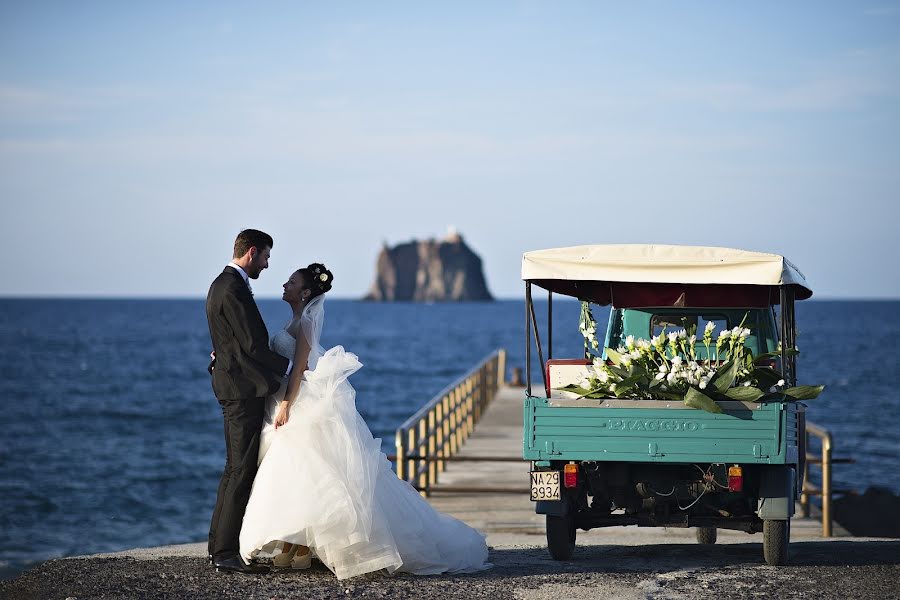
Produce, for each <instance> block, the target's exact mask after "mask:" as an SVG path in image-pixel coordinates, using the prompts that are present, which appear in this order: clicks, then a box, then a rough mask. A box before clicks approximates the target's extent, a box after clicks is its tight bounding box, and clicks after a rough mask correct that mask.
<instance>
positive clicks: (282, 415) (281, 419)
mask: <svg viewBox="0 0 900 600" xmlns="http://www.w3.org/2000/svg"><path fill="white" fill-rule="evenodd" d="M289 404H290V403H289V402H284V401H282V402H281V404H280V405H279V406H278V412H277V413H276V414H275V429H278V428H279V427H281V426H282V425H284V424H285V423H287V422H288V405H289Z"/></svg>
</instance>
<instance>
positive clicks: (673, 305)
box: [522, 244, 812, 565]
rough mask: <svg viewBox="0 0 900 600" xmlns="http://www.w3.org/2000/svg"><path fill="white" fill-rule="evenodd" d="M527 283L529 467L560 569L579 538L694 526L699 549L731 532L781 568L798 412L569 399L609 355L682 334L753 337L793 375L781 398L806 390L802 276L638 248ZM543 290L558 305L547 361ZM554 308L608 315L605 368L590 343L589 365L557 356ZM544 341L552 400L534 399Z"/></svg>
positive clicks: (797, 449) (556, 269)
mask: <svg viewBox="0 0 900 600" xmlns="http://www.w3.org/2000/svg"><path fill="white" fill-rule="evenodd" d="M522 279H523V280H524V281H525V299H526V339H527V344H528V345H527V347H526V373H527V381H526V383H527V390H526V398H525V404H524V452H523V457H524V458H525V459H526V460H530V461H532V470H531V499H532V500H533V501H535V503H536V504H535V509H536V512H537V513H538V514H544V515H546V528H547V545H548V548H549V551H550V554H551V556H552V557H553V558H554V559H557V560H566V559H569V558H571V557H572V555H573V552H574V549H575V539H576V531H577V530H578V529H583V530H588V529H592V528H596V527H605V526H617V525H638V526H642V527H694V528H696V537H697V541H698V542H699V543H701V544H712V543H715V541H716V532H717V529H719V528H721V529H735V530H742V531H746V532H748V533H757V532H760V531H761V532H762V533H763V554H764V557H765V560H766V562H767V563H768V564H770V565H781V564H784V563H785V562H786V561H787V560H788V544H789V540H790V522H791V516H792V515H793V514H794V502H795V498H796V496H797V494H798V493H799V491H800V489H801V485H802V482H801V481H800V477H799V476H798V474H801V473H803V464H802V461H803V460H804V459H805V449H804V448H803V447H802V444H803V441H804V439H805V435H804V433H805V432H804V427H805V416H804V410H805V406H804V405H803V404H802V403H801V402H798V401H796V400H795V399H793V398H791V397H789V396H786V395H778V394H774V396H775V397H774V398H773V394H772V393H769V394H767V400H766V401H746V400H727V399H726V400H722V399H721V398H722V396H720V399H719V400H717V401H716V402H715V406H713V407H712V408H713V410H714V411H715V412H713V411H710V410H701V409H698V408H693V407H691V406H688V405H686V404H685V402H683V401H680V400H677V399H672V398H664V399H649V400H645V399H633V398H620V397H616V396H615V395H614V394H610V395H609V397H601V398H597V397H593V398H588V397H584V395H583V394H579V393H577V392H573V391H571V390H572V389H573V388H574V389H578V386H579V385H584V384H583V383H580V382H583V381H585V380H586V379H587V378H588V377H590V376H591V372H592V369H594V368H595V366H596V365H597V364H598V362H597V361H598V360H602V361H604V364H611V362H610V361H611V357H610V354H612V353H611V352H610V351H609V350H608V349H616V348H618V349H619V350H622V349H623V346H624V345H625V344H626V340H628V343H629V344H633V340H635V339H646V340H651V339H656V340H658V339H659V336H666V335H667V332H673V331H675V330H676V329H677V328H679V327H681V328H687V330H688V331H705V330H706V329H707V328H709V330H710V331H711V330H717V331H718V330H721V331H726V330H734V331H744V334H745V335H742V337H741V338H740V340H741V342H742V343H743V344H745V346H746V348H747V350H749V352H750V353H752V356H754V357H756V356H762V357H765V359H764V360H767V361H768V362H769V364H768V367H770V370H772V371H774V372H777V373H779V374H780V375H781V376H782V377H783V379H784V381H779V382H778V383H779V385H780V386H782V387H781V388H773V389H775V390H776V392H777V390H778V389H783V388H784V387H787V386H792V385H796V359H795V352H793V351H792V349H793V348H794V346H795V344H794V340H795V337H796V328H795V321H794V302H795V300H803V299H806V298H809V297H810V296H811V295H812V291H811V290H810V288H809V287H808V285H807V283H806V280H805V278H804V276H803V274H802V273H801V272H800V271H799V270H798V269H797V268H796V267H795V266H794V265H792V264H791V263H790V262H789V261H788V260H786V259H785V258H784V257H782V256H778V255H774V254H766V253H759V252H747V251H741V250H734V249H728V248H709V247H690V246H665V245H632V244H627V245H596V246H578V247H570V248H557V249H550V250H539V251H534V252H527V253H525V254H524V256H523V261H522ZM534 286H537V287H540V288H543V289H544V290H547V292H548V296H547V299H548V302H547V307H548V318H547V324H546V328H545V329H544V331H545V332H546V343H547V359H546V360H545V358H544V353H543V349H544V346H543V345H542V344H541V335H540V329H539V327H538V320H537V317H536V314H535V308H534V303H533V301H532V288H533V287H534ZM554 294H562V295H565V296H570V297H574V298H577V299H579V300H581V301H582V302H583V303H586V304H584V306H585V307H589V306H591V305H599V306H611V308H610V315H609V322H608V326H607V330H606V335H605V338H604V337H602V336H601V335H600V334H598V335H597V338H598V340H597V344H595V346H596V347H597V348H598V350H597V351H596V353H597V356H596V357H595V359H594V360H591V355H590V347H589V345H586V351H585V357H578V358H575V357H571V358H562V359H560V358H555V357H554V356H553V349H552V348H553V346H552V338H553V331H552V312H553V296H554ZM776 307H779V310H778V311H777V315H776V310H775V308H776ZM586 327H587V326H585V325H584V323H583V324H582V333H585V328H586ZM698 327H699V329H698ZM733 328H736V329H733ZM744 328H746V329H744ZM747 330H749V331H747ZM567 333H568V332H567ZM572 334H573V335H577V334H576V333H575V328H574V326H573V328H572ZM591 334H592V333H591ZM746 334H749V335H746ZM681 335H682V336H684V334H683V333H682V334H681ZM723 335H726V336H727V335H728V334H727V332H726V333H723ZM629 336H632V337H630V338H629ZM729 339H730V338H729ZM532 342H534V345H535V347H536V349H537V354H538V356H537V358H538V360H540V364H541V372H542V376H543V386H542V388H540V389H539V390H535V389H533V388H532V381H531V363H532ZM601 344H602V345H601ZM700 346H701V353H702V351H703V350H704V349H703V348H702V344H700ZM705 350H706V351H705V355H701V356H696V357H695V358H696V360H697V362H698V363H701V364H720V363H721V360H722V358H721V356H720V350H719V348H718V347H717V348H715V349H708V348H707V349H705ZM601 353H602V354H601ZM695 367H696V365H695ZM697 368H701V369H702V367H697ZM661 369H662V367H661ZM663 375H665V373H663ZM657 379H660V380H663V383H665V381H664V379H663V377H662V376H661V377H658V378H657ZM663 387H665V386H663ZM695 389H696V388H695ZM735 395H736V396H738V397H740V396H739V395H738V394H735ZM716 406H717V407H718V408H716Z"/></svg>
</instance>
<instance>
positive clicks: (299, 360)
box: [275, 333, 309, 429]
mask: <svg viewBox="0 0 900 600" xmlns="http://www.w3.org/2000/svg"><path fill="white" fill-rule="evenodd" d="M308 360H309V342H307V341H306V336H305V335H302V333H301V335H298V336H297V347H296V349H295V350H294V368H293V369H291V374H290V377H288V384H287V389H285V391H284V399H283V400H282V401H281V403H280V404H279V405H278V413H277V414H276V415H275V428H276V429H278V428H279V427H281V426H282V425H284V424H285V423H287V420H288V409H289V408H290V405H291V401H292V400H293V399H294V398H296V397H297V394H298V393H299V392H300V382H301V381H302V380H303V373H304V372H305V371H306V369H307V368H308V367H309V365H308V364H307V362H308Z"/></svg>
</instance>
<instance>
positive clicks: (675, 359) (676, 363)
mask: <svg viewBox="0 0 900 600" xmlns="http://www.w3.org/2000/svg"><path fill="white" fill-rule="evenodd" d="M681 363H682V359H681V357H680V356H675V357H672V366H673V367H680V366H681Z"/></svg>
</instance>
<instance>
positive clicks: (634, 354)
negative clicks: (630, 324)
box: [628, 350, 641, 360]
mask: <svg viewBox="0 0 900 600" xmlns="http://www.w3.org/2000/svg"><path fill="white" fill-rule="evenodd" d="M628 356H630V357H631V360H637V359H639V358H640V357H641V353H640V352H639V351H637V350H635V351H634V352H632V353H631V354H629V355H628Z"/></svg>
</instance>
